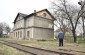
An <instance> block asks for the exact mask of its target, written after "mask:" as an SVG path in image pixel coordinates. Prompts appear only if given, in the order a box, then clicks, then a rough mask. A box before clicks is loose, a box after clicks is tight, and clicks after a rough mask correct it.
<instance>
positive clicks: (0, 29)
mask: <svg viewBox="0 0 85 55" xmlns="http://www.w3.org/2000/svg"><path fill="white" fill-rule="evenodd" d="M10 30H11V28H10V27H9V25H8V24H7V23H4V22H1V23H0V37H2V36H3V34H4V33H5V34H8V32H10Z"/></svg>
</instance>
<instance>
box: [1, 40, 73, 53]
mask: <svg viewBox="0 0 85 55" xmlns="http://www.w3.org/2000/svg"><path fill="white" fill-rule="evenodd" d="M0 43H1V44H4V45H7V46H10V47H13V48H16V49H18V50H20V51H23V52H27V53H30V54H31V55H74V54H71V53H63V52H56V51H51V50H46V49H40V48H36V47H31V46H25V45H21V44H17V43H13V42H8V41H0Z"/></svg>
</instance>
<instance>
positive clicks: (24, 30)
mask: <svg viewBox="0 0 85 55" xmlns="http://www.w3.org/2000/svg"><path fill="white" fill-rule="evenodd" d="M54 20H55V18H54V17H53V16H52V15H51V13H50V12H49V11H48V10H47V9H44V10H41V11H37V12H36V11H34V13H31V14H29V15H26V14H22V13H18V14H17V16H16V18H15V20H14V28H13V35H14V36H13V38H16V39H52V38H54Z"/></svg>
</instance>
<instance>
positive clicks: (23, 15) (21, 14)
mask: <svg viewBox="0 0 85 55" xmlns="http://www.w3.org/2000/svg"><path fill="white" fill-rule="evenodd" d="M18 16H21V17H23V18H25V17H26V16H27V15H26V14H23V13H20V12H19V13H18V14H17V16H16V18H15V20H14V23H15V22H16V20H17V18H18Z"/></svg>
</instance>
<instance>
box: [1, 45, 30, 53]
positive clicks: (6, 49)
mask: <svg viewBox="0 0 85 55" xmlns="http://www.w3.org/2000/svg"><path fill="white" fill-rule="evenodd" d="M0 55H28V54H27V53H25V52H21V51H18V50H17V49H14V48H12V47H8V46H6V45H2V44H0Z"/></svg>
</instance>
